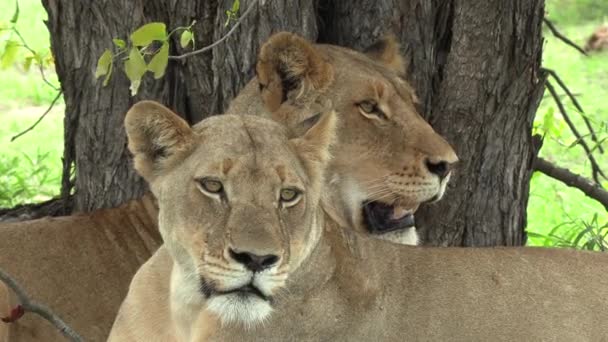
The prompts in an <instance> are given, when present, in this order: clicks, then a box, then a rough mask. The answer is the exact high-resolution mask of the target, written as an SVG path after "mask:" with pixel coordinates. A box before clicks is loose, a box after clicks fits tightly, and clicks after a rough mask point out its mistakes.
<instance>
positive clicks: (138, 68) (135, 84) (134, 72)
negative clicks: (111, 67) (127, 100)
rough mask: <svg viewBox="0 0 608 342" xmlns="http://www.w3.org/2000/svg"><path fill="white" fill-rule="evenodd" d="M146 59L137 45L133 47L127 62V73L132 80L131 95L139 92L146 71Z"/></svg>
mask: <svg viewBox="0 0 608 342" xmlns="http://www.w3.org/2000/svg"><path fill="white" fill-rule="evenodd" d="M146 70H147V68H146V61H145V60H144V57H143V56H142V55H141V53H140V52H139V50H138V49H137V48H136V47H133V48H131V51H130V52H129V59H128V60H127V61H126V62H125V73H126V74H127V77H128V78H129V80H130V81H131V96H134V95H135V94H137V90H138V89H139V85H140V83H141V77H142V76H143V75H144V74H145V73H146Z"/></svg>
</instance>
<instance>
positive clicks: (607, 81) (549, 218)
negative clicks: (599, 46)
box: [527, 0, 608, 249]
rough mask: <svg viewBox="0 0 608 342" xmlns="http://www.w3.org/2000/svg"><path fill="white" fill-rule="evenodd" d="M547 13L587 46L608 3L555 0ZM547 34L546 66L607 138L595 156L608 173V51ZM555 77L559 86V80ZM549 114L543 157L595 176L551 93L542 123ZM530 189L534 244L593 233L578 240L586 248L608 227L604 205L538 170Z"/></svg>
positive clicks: (555, 242)
mask: <svg viewBox="0 0 608 342" xmlns="http://www.w3.org/2000/svg"><path fill="white" fill-rule="evenodd" d="M577 9H578V10H577ZM600 10H601V11H600ZM547 12H548V13H549V18H551V19H553V20H554V22H555V23H556V24H557V25H558V28H559V29H560V31H561V32H562V33H563V34H565V35H566V36H567V37H569V38H570V39H572V40H573V41H574V42H576V43H578V44H579V45H581V46H582V45H584V44H585V41H586V39H587V38H588V37H589V35H591V33H592V32H593V31H594V30H595V28H596V27H597V26H598V25H599V24H601V23H602V21H603V18H602V17H601V16H600V15H599V14H598V13H608V2H604V1H601V2H600V1H582V2H581V1H576V2H575V1H566V0H549V1H547ZM545 37H546V43H545V47H544V53H543V66H544V67H546V68H549V69H553V70H555V71H556V72H557V73H558V74H559V76H560V77H561V78H562V79H563V80H564V82H565V83H566V84H567V85H568V87H569V88H570V90H571V91H572V92H573V93H574V94H575V95H576V98H577V99H578V101H579V102H580V103H581V105H582V107H583V109H584V110H585V113H586V115H587V117H588V119H589V120H590V121H591V122H592V124H593V126H594V128H595V130H596V131H597V133H598V135H599V139H600V141H601V140H602V139H606V140H605V141H604V142H603V143H602V146H603V147H604V149H605V150H607V151H606V152H605V153H604V154H600V153H598V151H597V150H596V151H595V152H594V155H595V157H596V159H597V161H598V162H599V164H600V167H602V168H603V170H607V171H608V142H607V141H608V139H607V138H608V102H607V101H606V99H608V63H607V62H608V53H606V52H603V53H595V54H592V55H591V56H589V57H585V56H583V55H582V54H580V53H579V52H577V51H576V50H574V49H573V48H571V47H569V46H567V45H565V44H564V43H563V42H561V41H559V40H557V39H556V38H554V37H553V35H552V34H551V33H550V32H549V31H548V30H545ZM550 81H551V82H552V84H553V85H554V86H555V87H557V82H555V81H553V80H551V79H550ZM558 94H560V95H565V93H564V91H561V90H558ZM561 98H562V101H564V104H565V105H566V109H567V110H568V111H569V113H570V116H571V118H572V120H573V122H574V123H575V125H576V126H577V128H578V129H579V131H580V132H581V134H583V135H587V141H588V142H589V144H590V145H591V146H594V144H593V143H592V142H591V140H590V139H589V137H588V130H587V129H586V128H585V126H584V122H583V120H582V117H581V115H580V114H579V113H578V112H577V111H576V109H575V108H574V106H573V105H572V104H571V103H570V102H569V101H568V99H567V98H566V97H565V96H562V97H561ZM545 115H549V116H551V117H553V120H549V122H548V123H550V126H547V127H551V129H549V130H548V132H547V135H546V136H545V140H544V144H543V147H542V149H541V152H540V155H541V156H542V157H543V158H545V159H548V160H550V161H552V162H554V163H555V164H557V165H559V166H562V167H565V168H568V169H570V170H571V171H572V172H575V173H578V174H580V175H583V176H585V177H587V178H591V167H590V164H589V161H588V159H587V158H586V156H585V153H584V151H583V149H582V148H581V147H580V146H579V145H576V144H575V142H576V139H575V137H574V135H573V134H572V133H571V132H570V131H569V129H568V127H567V126H566V123H565V122H564V120H563V118H562V117H561V114H560V113H559V110H558V108H557V106H556V105H555V102H554V101H553V99H552V98H551V97H550V94H549V92H546V94H545V97H544V98H543V101H542V103H541V105H540V108H539V110H538V112H537V120H536V121H537V124H538V125H539V126H542V125H543V120H544V116H545ZM603 185H604V187H607V188H608V182H603ZM530 189H531V193H530V201H529V205H528V227H527V231H528V232H529V233H530V234H529V243H528V244H529V245H535V246H565V245H567V243H566V242H565V241H571V242H574V241H573V240H575V239H576V238H577V237H578V233H581V232H587V234H584V236H583V237H582V238H581V239H579V241H577V244H575V245H577V246H578V247H579V248H581V247H582V248H585V246H583V242H584V241H587V240H593V239H595V238H596V237H595V235H593V234H590V233H593V232H596V231H598V232H604V231H605V228H604V225H605V224H606V223H608V213H606V210H605V209H604V207H603V206H602V205H600V204H599V203H597V202H596V201H594V200H591V199H589V198H588V197H586V196H585V195H584V194H583V193H582V192H581V191H578V190H576V189H573V188H569V187H567V186H566V185H564V184H563V183H560V182H559V181H556V180H554V179H551V178H549V177H546V176H544V175H542V174H538V173H537V174H535V175H534V176H533V178H532V183H531V187H530ZM589 227H591V228H589ZM586 247H587V248H589V247H592V248H594V249H600V247H599V245H593V244H590V245H587V246H586Z"/></svg>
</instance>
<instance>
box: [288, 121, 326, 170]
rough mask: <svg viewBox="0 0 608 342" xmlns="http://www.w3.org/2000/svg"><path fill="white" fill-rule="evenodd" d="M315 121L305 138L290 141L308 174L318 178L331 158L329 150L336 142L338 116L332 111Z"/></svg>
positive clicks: (311, 123)
mask: <svg viewBox="0 0 608 342" xmlns="http://www.w3.org/2000/svg"><path fill="white" fill-rule="evenodd" d="M313 118H314V120H315V121H313V122H309V123H306V125H312V126H310V128H309V129H308V130H307V131H306V133H304V135H303V136H301V137H299V138H295V139H292V140H290V142H291V143H292V144H293V145H294V147H295V148H296V151H297V152H298V154H299V156H300V158H301V159H302V161H303V162H304V164H305V167H306V168H307V170H308V172H309V173H311V175H312V176H314V177H315V178H317V177H318V176H319V175H320V174H321V173H322V172H323V170H324V169H325V166H326V165H327V162H328V161H329V160H330V158H331V154H330V152H329V149H330V147H331V145H332V144H333V142H334V141H335V140H336V126H337V115H336V112H335V111H331V112H328V113H324V114H319V116H315V117H313Z"/></svg>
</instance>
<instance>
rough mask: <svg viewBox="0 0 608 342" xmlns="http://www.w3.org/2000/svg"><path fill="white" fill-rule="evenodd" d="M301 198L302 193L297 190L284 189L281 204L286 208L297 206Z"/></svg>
mask: <svg viewBox="0 0 608 342" xmlns="http://www.w3.org/2000/svg"><path fill="white" fill-rule="evenodd" d="M299 197H300V192H299V191H298V190H296V189H283V190H281V194H280V198H281V202H282V203H283V204H284V205H286V206H291V205H293V204H295V203H296V202H297V200H298V198H299Z"/></svg>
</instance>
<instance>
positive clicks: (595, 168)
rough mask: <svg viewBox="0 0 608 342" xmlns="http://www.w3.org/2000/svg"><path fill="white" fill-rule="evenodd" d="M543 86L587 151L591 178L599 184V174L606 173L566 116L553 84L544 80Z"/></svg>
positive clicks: (579, 142) (603, 175)
mask: <svg viewBox="0 0 608 342" xmlns="http://www.w3.org/2000/svg"><path fill="white" fill-rule="evenodd" d="M545 87H547V89H548V90H549V92H550V93H551V96H553V99H554V100H555V103H556V104H557V108H559V111H560V113H561V114H562V117H563V118H564V120H565V121H566V124H567V125H568V127H569V128H570V131H572V134H574V136H575V137H576V139H577V143H578V144H579V145H581V146H582V147H583V149H584V150H585V153H587V158H588V159H589V161H590V162H591V171H592V174H593V180H594V181H595V182H596V183H597V184H598V185H599V184H600V180H599V176H602V177H604V178H606V175H605V174H604V172H603V171H602V169H600V166H599V165H598V163H597V161H596V160H595V157H594V156H593V154H592V153H591V149H590V148H589V146H588V145H587V143H586V142H585V140H584V139H583V137H582V136H581V134H580V133H579V132H578V130H577V129H576V126H574V124H573V123H572V120H570V117H569V116H568V113H567V112H566V108H564V104H563V103H562V101H561V100H560V98H559V96H557V92H556V91H555V88H553V85H551V82H549V81H546V82H545ZM606 179H608V178H606Z"/></svg>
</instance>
